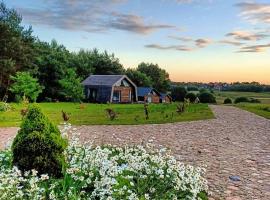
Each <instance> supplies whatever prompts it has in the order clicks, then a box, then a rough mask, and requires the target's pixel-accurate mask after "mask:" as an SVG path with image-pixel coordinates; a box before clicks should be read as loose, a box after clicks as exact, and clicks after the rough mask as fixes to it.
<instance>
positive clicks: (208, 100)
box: [199, 92, 217, 103]
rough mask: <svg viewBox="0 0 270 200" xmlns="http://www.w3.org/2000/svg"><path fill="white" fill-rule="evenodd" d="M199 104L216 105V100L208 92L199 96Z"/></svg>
mask: <svg viewBox="0 0 270 200" xmlns="http://www.w3.org/2000/svg"><path fill="white" fill-rule="evenodd" d="M199 99H200V102H201V103H216V102H217V101H216V98H215V96H214V95H213V94H211V93H209V92H203V93H201V94H200V95H199Z"/></svg>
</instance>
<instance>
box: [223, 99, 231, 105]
mask: <svg viewBox="0 0 270 200" xmlns="http://www.w3.org/2000/svg"><path fill="white" fill-rule="evenodd" d="M224 104H232V100H231V99H230V98H226V99H225V100H224Z"/></svg>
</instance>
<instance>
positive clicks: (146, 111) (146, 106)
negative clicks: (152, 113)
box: [144, 103, 149, 120]
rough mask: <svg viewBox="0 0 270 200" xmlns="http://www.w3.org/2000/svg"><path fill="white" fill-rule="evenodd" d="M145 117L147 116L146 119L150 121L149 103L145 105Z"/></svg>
mask: <svg viewBox="0 0 270 200" xmlns="http://www.w3.org/2000/svg"><path fill="white" fill-rule="evenodd" d="M144 115H145V119H146V120H148V119H149V108H148V104H147V103H145V104H144Z"/></svg>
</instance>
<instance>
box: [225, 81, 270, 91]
mask: <svg viewBox="0 0 270 200" xmlns="http://www.w3.org/2000/svg"><path fill="white" fill-rule="evenodd" d="M268 89H269V86H265V85H261V84H260V83H257V82H251V83H248V82H243V83H239V82H236V83H233V84H232V85H230V86H229V87H228V88H227V89H226V90H229V91H238V92H263V91H265V92H266V91H268Z"/></svg>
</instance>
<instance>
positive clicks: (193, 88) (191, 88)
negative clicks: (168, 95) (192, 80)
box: [187, 86, 199, 91]
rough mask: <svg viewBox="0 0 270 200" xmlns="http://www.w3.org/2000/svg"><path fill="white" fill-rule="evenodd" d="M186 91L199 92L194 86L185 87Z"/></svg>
mask: <svg viewBox="0 0 270 200" xmlns="http://www.w3.org/2000/svg"><path fill="white" fill-rule="evenodd" d="M187 91H199V88H198V87H196V86H187Z"/></svg>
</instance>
